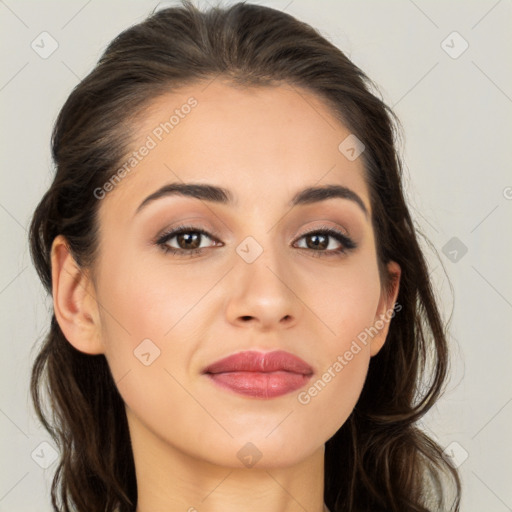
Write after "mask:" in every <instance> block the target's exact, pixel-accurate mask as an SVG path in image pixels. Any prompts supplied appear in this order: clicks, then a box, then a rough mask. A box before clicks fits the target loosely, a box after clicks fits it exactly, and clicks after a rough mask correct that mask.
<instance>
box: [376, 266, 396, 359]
mask: <svg viewBox="0 0 512 512" xmlns="http://www.w3.org/2000/svg"><path fill="white" fill-rule="evenodd" d="M387 271H388V275H389V282H388V285H387V286H384V287H383V289H382V291H381V296H380V301H379V306H378V308H377V314H376V315H375V320H374V327H375V329H376V330H377V334H376V335H375V336H374V337H373V338H372V341H371V348H370V355H371V356H372V357H373V356H375V355H377V354H378V353H379V351H380V349H381V348H382V347H383V346H384V343H385V342H386V338H387V335H388V332H389V325H390V323H391V321H392V318H393V317H394V316H395V314H396V313H397V312H398V311H399V310H400V309H401V306H400V304H396V299H397V297H398V290H399V288H400V275H401V273H402V271H401V268H400V265H399V264H398V263H396V262H395V261H390V262H389V263H388V265H387Z"/></svg>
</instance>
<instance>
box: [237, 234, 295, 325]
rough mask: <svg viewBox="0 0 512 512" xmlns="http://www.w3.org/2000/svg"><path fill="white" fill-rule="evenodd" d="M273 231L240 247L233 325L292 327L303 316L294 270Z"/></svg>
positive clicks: (251, 236) (243, 241)
mask: <svg viewBox="0 0 512 512" xmlns="http://www.w3.org/2000/svg"><path fill="white" fill-rule="evenodd" d="M277 238H278V237H275V236H274V233H273V231H270V232H265V231H263V230H262V231H260V232H259V234H256V235H254V236H253V235H249V236H247V237H246V238H244V239H243V240H242V241H241V242H240V243H239V244H238V246H237V247H236V249H235V251H236V259H235V269H234V273H233V277H232V279H234V280H235V286H234V288H233V291H232V294H231V299H230V303H229V307H228V315H229V317H230V320H231V321H233V322H237V321H241V320H243V321H247V320H249V319H250V320H253V321H255V322H259V323H261V324H262V325H266V326H269V325H271V324H278V323H279V322H285V323H287V324H290V323H291V322H292V320H293V319H297V318H298V316H299V311H298V308H299V307H300V305H299V303H300V301H299V300H298V299H297V297H296V295H295V293H294V292H293V282H292V279H291V271H292V270H291V267H290V265H289V264H288V262H287V260H286V258H287V255H286V251H285V248H284V247H281V245H280V244H279V242H278V240H277Z"/></svg>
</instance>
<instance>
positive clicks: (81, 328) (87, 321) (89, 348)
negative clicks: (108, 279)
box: [51, 235, 104, 354]
mask: <svg viewBox="0 0 512 512" xmlns="http://www.w3.org/2000/svg"><path fill="white" fill-rule="evenodd" d="M51 263H52V295H53V308H54V311H55V317H56V319H57V322H58V323H59V326H60V328H61V330H62V332H63V334H64V336H65V337H66V339H67V340H68V341H69V343H71V345H73V346H74V347H75V348H76V349H77V350H79V351H80V352H84V353H86V354H102V353H104V350H103V345H102V343H101V338H100V325H99V315H98V304H97V302H96V299H95V294H94V287H93V286H92V282H91V280H90V279H89V277H88V275H87V273H85V272H83V271H82V269H80V267H79V266H78V265H77V263H76V262H75V260H74V258H73V256H72V254H71V253H70V251H69V247H68V244H67V241H66V239H65V237H63V236H62V235H59V236H57V237H56V238H55V240H54V241H53V244H52V250H51Z"/></svg>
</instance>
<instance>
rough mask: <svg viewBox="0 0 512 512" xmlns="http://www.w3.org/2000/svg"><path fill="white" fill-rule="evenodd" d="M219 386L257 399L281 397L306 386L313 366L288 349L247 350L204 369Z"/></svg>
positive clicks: (204, 372)
mask: <svg viewBox="0 0 512 512" xmlns="http://www.w3.org/2000/svg"><path fill="white" fill-rule="evenodd" d="M203 374H205V375H207V376H208V377H209V378H210V379H211V380H212V381H213V382H214V383H215V384H217V385H218V386H220V387H222V388H224V389H229V390H231V391H233V392H235V393H238V394H241V395H245V396H251V397H254V398H263V399H269V398H274V397H278V396H281V395H284V394H287V393H290V392H292V391H295V390H297V389H299V388H301V387H302V386H304V385H305V384H306V383H307V382H308V381H309V379H311V377H312V375H313V369H312V368H311V366H310V365H309V364H308V363H306V362H305V361H304V360H302V359H300V358H299V357H297V356H294V355H293V354H290V353H289V352H285V351H283V350H276V351H274V352H265V353H263V352H257V351H253V350H250V351H245V352H238V353H237V354H233V355H231V356H228V357H226V358H224V359H221V360H219V361H216V362H215V363H213V364H211V365H209V366H207V367H206V368H205V369H204V370H203Z"/></svg>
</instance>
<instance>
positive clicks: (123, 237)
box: [91, 80, 396, 467]
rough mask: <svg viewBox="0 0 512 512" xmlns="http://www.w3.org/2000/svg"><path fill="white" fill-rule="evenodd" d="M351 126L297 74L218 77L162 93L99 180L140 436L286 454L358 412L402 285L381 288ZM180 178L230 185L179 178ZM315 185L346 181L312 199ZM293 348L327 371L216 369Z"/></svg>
mask: <svg viewBox="0 0 512 512" xmlns="http://www.w3.org/2000/svg"><path fill="white" fill-rule="evenodd" d="M172 116H174V117H172ZM166 123H167V124H166ZM349 135H350V132H349V131H348V130H347V129H346V128H345V127H344V126H342V125H341V124H340V123H339V122H338V121H336V119H334V117H332V116H331V114H330V113H329V110H328V109H327V108H326V107H325V106H324V105H323V104H322V103H321V102H320V101H319V100H318V99H317V98H316V97H315V96H313V95H311V93H308V92H306V91H304V90H302V89H300V90H299V89H296V88H292V87H290V86H281V87H276V88H251V89H240V88H233V87H231V86H229V85H227V84H222V83H220V81H218V80H216V81H214V82H213V83H211V84H210V85H209V86H207V87H206V85H205V84H201V85H196V86H192V87H187V88H186V90H184V91H183V92H182V93H173V94H169V95H166V96H162V97H160V98H159V99H158V100H156V101H155V102H154V103H153V104H152V106H151V109H150V110H149V111H148V112H147V113H146V114H145V116H144V118H143V121H142V122H141V124H139V125H138V126H137V142H136V143H135V144H134V146H133V147H132V150H133V151H134V152H135V154H132V155H131V156H132V160H129V159H128V158H127V165H126V166H125V167H124V172H123V171H120V172H119V173H118V178H119V179H118V180H117V181H116V182H114V181H112V182H110V184H106V185H105V186H104V187H103V188H102V190H101V191H98V190H97V191H96V195H97V196H98V197H99V198H100V199H98V200H99V201H100V205H99V206H100V210H99V214H100V215H99V223H100V245H99V258H98V260H97V263H96V267H95V271H96V273H95V296H96V300H97V303H98V304H99V307H98V334H99V336H98V340H99V341H98V343H100V345H101V348H100V349H98V350H97V351H98V352H104V353H105V356H106V358H107V360H108V364H109V366H110V368H111V370H112V374H113V377H114V380H115V381H116V384H117V386H118V389H119V392H120V394H121V396H122V397H123V399H124V401H125V403H126V408H127V415H128V420H129V426H130V432H131V435H132V437H134V438H135V439H138V440H139V441H140V442H144V443H146V445H147V446H156V445H159V447H160V449H165V447H167V448H169V450H171V451H174V452H176V451H179V452H180V453H182V454H186V455H189V456H192V457H194V458H198V459H200V460H206V461H209V462H211V463H214V464H218V465H226V466H231V467H242V465H243V464H246V465H248V462H247V461H248V460H249V459H250V460H253V461H256V460H257V459H258V458H259V457H261V459H260V460H259V461H258V465H260V466H267V467H278V466H285V465H289V464H292V463H294V462H297V461H299V460H301V459H304V458H305V457H307V456H309V455H312V454H313V453H314V452H316V451H317V450H319V449H322V448H323V444H324V443H325V442H326V441H327V440H328V439H329V438H330V437H331V436H332V435H333V434H334V433H335V432H336V431H337V430H338V429H339V428H340V426H341V425H343V423H344V422H345V421H346V419H347V417H348V416H349V415H350V413H351V411H352V409H353V408H354V405H355V404H356V402H357V399H358V397H359V394H360V392H361V390H362V386H363V383H364V381H365V377H366V374H367V369H368V363H369V360H370V357H371V356H372V355H373V354H375V353H376V352H377V351H378V350H379V349H380V347H381V346H382V343H383V341H384V338H385V334H386V332H387V326H388V323H389V318H390V308H391V310H392V308H393V304H394V299H395V296H390V297H388V296H385V295H384V294H383V293H382V290H381V284H382V283H381V281H380V279H379V273H378V266H377V257H376V248H375V234H374V232H373V230H372V224H371V205H370V201H369V191H368V188H367V185H366V184H365V180H364V178H363V162H362V158H360V157H357V154H358V152H359V150H360V149H361V147H360V146H357V145H354V142H353V139H352V138H349V139H347V137H348V136H349ZM346 139H347V140H346ZM340 144H341V146H340ZM143 148H146V149H143ZM351 148H353V149H354V151H352V150H351ZM120 167H121V166H120ZM171 184H178V185H179V186H183V185H190V184H196V185H199V186H201V187H205V186H206V185H208V186H209V187H218V188H219V189H220V188H221V189H223V190H224V191H225V195H224V194H222V193H220V192H219V191H217V190H216V189H215V190H214V191H213V192H212V191H210V194H205V193H204V191H203V189H200V187H199V186H198V187H196V188H195V189H191V190H189V191H188V193H187V192H185V193H182V194H180V193H178V192H176V191H174V192H170V190H171V188H169V189H168V190H167V192H165V187H169V186H170V185H171ZM310 187H321V188H323V187H340V188H339V189H337V190H338V193H332V194H330V195H329V194H326V193H323V194H322V193H320V192H317V193H316V194H315V193H310V194H307V195H304V194H303V197H302V199H301V194H302V193H303V191H304V190H305V189H308V188H310ZM331 190H335V189H334V188H332V189H331ZM158 191H161V193H158ZM200 191H202V192H201V194H202V196H200V198H198V197H194V194H195V195H197V194H198V193H199V192H200ZM207 192H208V191H207ZM155 193H157V194H156V195H155ZM148 198H150V199H148ZM293 203H295V204H293ZM179 226H186V228H185V229H183V230H182V232H181V234H179V233H178V234H172V233H170V232H171V231H172V230H173V229H175V228H178V227H179ZM326 229H329V230H333V233H334V235H332V234H322V230H326ZM203 232H204V233H203ZM201 233H203V234H201ZM336 233H339V237H338V236H337V235H336ZM395 270H396V268H395ZM91 347H92V345H91ZM277 350H279V351H286V352H288V353H290V354H292V355H295V356H296V357H299V358H300V359H302V360H303V361H304V362H306V363H307V365H309V367H310V368H311V370H312V375H304V374H301V375H299V374H298V373H294V372H291V371H289V370H290V368H288V369H284V370H283V369H281V370H279V369H277V370H276V369H274V372H273V373H272V374H271V373H256V372H254V371H253V372H247V371H245V372H242V371H239V372H236V373H228V371H224V372H223V373H220V374H217V376H216V377H215V378H212V376H211V375H208V374H206V373H204V370H205V368H207V367H208V366H210V365H211V364H212V363H214V362H216V361H218V360H220V359H223V358H225V357H227V356H230V355H232V354H236V353H239V352H242V351H256V352H260V353H267V352H272V351H277ZM92 351H93V350H92V349H91V352H92ZM281 362H282V361H281ZM278 366H279V365H278ZM232 371H233V369H232ZM226 382H227V383H230V386H231V387H226V386H223V385H222V383H224V384H225V383H226ZM382 385H383V386H384V385H386V383H385V382H383V383H382ZM266 386H269V388H268V395H267V394H266V390H267V387H266ZM248 443H251V444H248ZM247 456H249V459H248V458H247ZM251 457H252V459H251Z"/></svg>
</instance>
